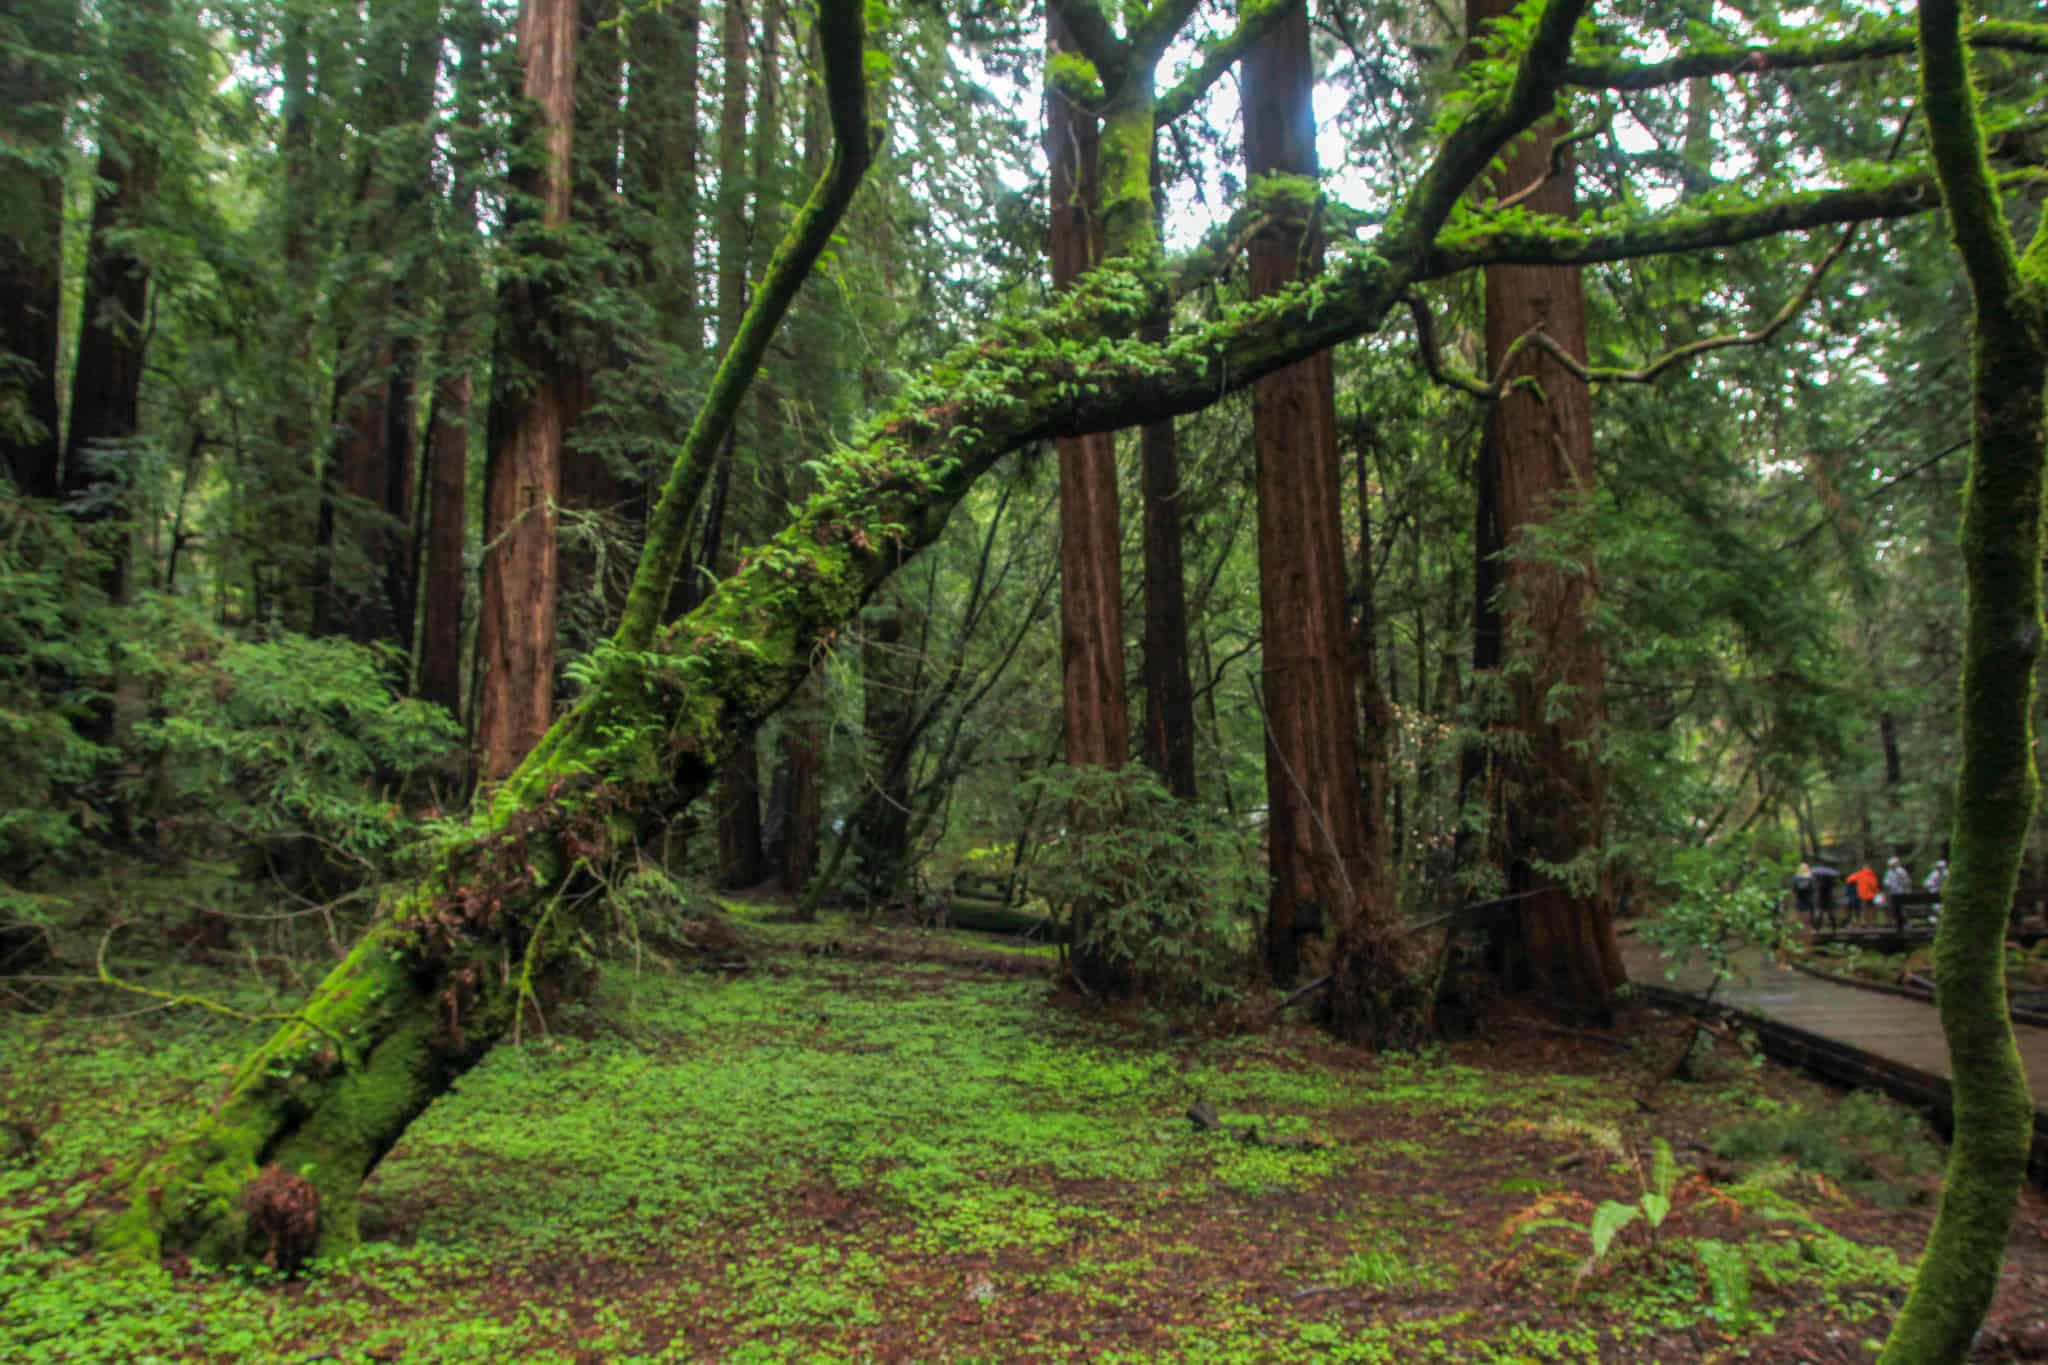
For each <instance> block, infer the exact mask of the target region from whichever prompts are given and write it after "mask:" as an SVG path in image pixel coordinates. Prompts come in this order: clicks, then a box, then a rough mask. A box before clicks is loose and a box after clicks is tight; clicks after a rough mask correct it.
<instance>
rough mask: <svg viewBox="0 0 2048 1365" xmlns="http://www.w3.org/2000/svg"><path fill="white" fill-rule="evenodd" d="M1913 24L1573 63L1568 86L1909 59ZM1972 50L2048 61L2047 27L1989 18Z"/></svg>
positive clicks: (1973, 38) (1614, 86)
mask: <svg viewBox="0 0 2048 1365" xmlns="http://www.w3.org/2000/svg"><path fill="white" fill-rule="evenodd" d="M1914 41H1915V39H1914V32H1913V26H1912V25H1911V24H1899V25H1897V26H1896V27H1894V28H1892V29H1889V30H1885V31H1880V32H1877V33H1868V34H1861V35H1858V36H1857V37H1854V38H1840V39H1815V40H1811V41H1804V42H1791V43H1780V44H1776V45H1773V46H1770V47H1727V48H1716V49H1713V50H1710V51H1705V52H1688V53H1685V54H1684V55H1682V56H1678V57H1670V58H1667V59H1665V60H1664V61H1661V62H1574V63H1572V64H1571V66H1569V67H1567V68H1566V70H1565V81H1566V83H1567V84H1570V85H1576V86H1580V87H1583V88H1587V89H1594V90H1654V89H1656V88H1658V87H1660V86H1666V85H1677V84H1680V83H1681V82H1684V81H1689V80H1694V79H1696V78H1699V77H1702V76H1732V75H1762V74H1765V73H1767V72H1772V71H1811V70H1814V69H1816V68H1819V67H1828V66H1848V65H1852V64H1854V63H1857V62H1871V61H1883V60H1886V59H1888V58H1893V57H1906V56H1910V55H1912V52H1913V46H1914ZM1963 41H1964V42H1966V43H1968V44H1969V45H1970V46H1971V47H1974V48H1981V49H1984V50H1986V51H1994V50H1995V51H2003V52H2023V53H2028V54H2031V55H2033V56H2037V57H2048V24H2029V23H2016V22H2012V21H2009V20H1995V19H1987V20H1984V21H1983V22H1981V23H1977V24H1973V25H1972V26H1971V27H1970V29H1969V31H1968V32H1967V33H1965V34H1964V35H1963Z"/></svg>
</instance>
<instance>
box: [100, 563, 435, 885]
mask: <svg viewBox="0 0 2048 1365" xmlns="http://www.w3.org/2000/svg"><path fill="white" fill-rule="evenodd" d="M130 620H131V622H136V623H137V624H139V625H141V626H142V629H141V631H140V632H139V635H138V638H137V640H136V642H135V643H133V644H131V645H130V646H129V647H127V648H126V649H125V650H124V656H123V657H124V662H125V664H126V665H127V666H128V668H129V669H130V670H132V672H133V673H134V674H135V675H136V676H139V677H141V678H143V679H145V680H146V681H147V683H148V685H149V687H150V691H151V706H150V713H149V715H148V717H147V718H145V719H141V720H138V721H137V722H136V723H135V726H134V729H133V745H134V748H135V751H136V753H137V755H138V757H139V758H141V759H142V760H143V761H144V762H146V763H147V764H148V766H149V770H150V776H149V780H148V782H147V784H146V785H145V786H144V787H143V789H142V790H141V792H140V793H138V795H139V796H141V798H142V801H143V810H144V811H145V813H146V814H147V815H148V816H149V817H150V818H153V819H154V820H155V821H156V822H157V823H158V824H159V827H160V828H161V829H164V830H169V829H187V830H192V829H196V830H198V831H202V832H203V835H204V837H205V838H206V839H207V840H208V841H209V842H219V841H224V840H225V841H238V840H266V839H277V838H282V839H287V840H308V841H311V842H313V843H315V844H317V845H318V846H319V847H320V848H322V849H324V850H326V851H327V852H328V853H330V854H333V855H335V856H338V857H339V858H340V859H341V860H343V861H344V862H345V863H347V864H350V865H352V866H353V867H354V868H355V869H356V870H357V871H358V872H370V873H374V872H380V871H384V870H388V868H389V867H390V865H391V861H392V859H393V857H394V856H395V855H396V854H397V853H398V852H399V851H400V850H401V849H402V848H404V847H405V846H406V845H407V844H409V843H410V842H411V839H412V833H413V825H412V821H411V819H410V817H409V816H408V814H407V813H406V810H405V808H404V806H403V804H402V803H401V801H400V799H399V796H400V792H401V790H402V789H403V788H404V787H405V786H406V784H407V783H408V782H412V781H415V780H417V779H420V778H422V777H424V776H426V775H427V774H428V773H429V772H430V771H431V770H432V769H433V768H434V765H436V764H438V763H440V762H442V761H443V760H444V759H446V758H448V757H449V756H450V755H451V754H452V753H454V752H455V751H456V749H457V748H458V746H459V744H460V741H461V732H460V729H459V728H458V727H457V726H456V724H455V722H454V721H453V720H452V719H451V718H450V717H449V716H448V714H447V713H446V712H445V711H443V710H441V709H440V708H439V707H437V706H433V705H430V704H428V703H426V702H421V701H418V700H414V699H410V698H403V697H400V696H398V695H397V694H396V692H395V690H394V683H393V673H392V669H393V664H394V656H393V655H392V653H391V652H390V651H387V650H381V649H376V648H371V647H366V646H363V645H358V644H354V643H352V642H350V641H348V640H344V639H339V638H327V639H309V638H307V637H305V636H302V635H293V634H282V635H279V636H277V637H275V638H273V639H269V640H256V641H243V640H235V639H233V638H231V637H228V636H225V635H222V634H220V633H218V632H217V631H215V630H213V629H211V628H210V627H209V626H207V625H206V624H205V623H204V622H203V621H201V620H199V619H197V618H195V617H194V616H192V615H191V614H190V613H189V612H187V611H186V610H185V609H183V608H182V607H180V606H179V605H178V604H176V603H173V602H168V601H161V602H157V603H155V604H153V605H146V606H143V607H138V608H136V609H134V610H132V611H131V612H130Z"/></svg>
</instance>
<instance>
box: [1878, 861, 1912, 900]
mask: <svg viewBox="0 0 2048 1365" xmlns="http://www.w3.org/2000/svg"><path fill="white" fill-rule="evenodd" d="M1912 890H1913V874H1912V873H1910V872H1908V871H1906V865H1905V864H1904V863H1902V862H1900V861H1899V860H1898V859H1897V858H1896V857H1894V858H1893V859H1892V860H1891V861H1890V862H1888V863H1886V864H1885V865H1884V894H1885V898H1886V899H1887V900H1891V901H1896V900H1897V899H1898V898H1899V897H1900V896H1905V895H1910V894H1911V893H1912Z"/></svg>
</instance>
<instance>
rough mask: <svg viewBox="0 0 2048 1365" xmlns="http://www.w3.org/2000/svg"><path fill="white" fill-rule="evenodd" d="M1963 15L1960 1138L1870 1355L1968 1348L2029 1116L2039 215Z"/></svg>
mask: <svg viewBox="0 0 2048 1365" xmlns="http://www.w3.org/2000/svg"><path fill="white" fill-rule="evenodd" d="M1960 28H1961V16H1960V14H1959V13H1958V7H1957V5H1956V3H1955V0H1922V3H1921V5H1920V80H1921V107H1922V108H1923V109H1925V110H1926V114H1927V130H1928V134H1929V142H1930V144H1931V146H1932V148H1933V153H1934V165H1935V171H1936V174H1937V175H1938V176H1939V178H1940V181H1941V197H1942V202H1943V204H1944V205H1945V206H1946V207H1947V209H1948V212H1949V220H1950V230H1951V233H1952V235H1953V236H1954V239H1955V243H1956V248H1957V250H1958V252H1959V253H1960V254H1961V256H1962V259H1963V268H1964V272H1965V273H1966V274H1967V275H1968V276H1969V279H1970V288H1971V292H1972V294H1973V295H1974V299H1975V303H1976V315H1975V319H1974V327H1973V331H1974V334H1975V335H1974V337H1973V354H1972V357H1971V395H1972V397H1973V399H1974V400H1975V402H1974V411H1973V412H1972V414H1971V418H1972V422H1971V426H1972V431H1971V437H1972V446H1973V448H1972V451H1971V464H1970V482H1969V486H1968V489H1967V490H1966V492H1965V494H1964V506H1963V542H1962V543H1963V563H1964V569H1965V572H1966V576H1967V583H1968V593H1969V598H1968V600H1969V623H1968V627H1967V630H1966V634H1965V636H1964V643H1963V760H1962V771H1961V773H1960V774H1959V775H1958V777H1957V780H1956V821H1955V833H1954V865H1953V867H1952V868H1951V869H1950V872H1949V879H1948V883H1947V885H1946V886H1944V887H1943V888H1942V915H1941V927H1940V929H1939V930H1938V931H1937V933H1936V935H1935V941H1934V977H1935V987H1936V990H1935V994H1936V998H1937V999H1938V1000H1939V1001H1940V1002H1941V1031H1942V1035H1943V1036H1944V1037H1945V1038H1946V1039H1947V1041H1948V1055H1949V1067H1950V1070H1951V1073H1952V1075H1953V1081H1952V1082H1951V1083H1952V1085H1953V1087H1954V1093H1955V1111H1956V1112H1955V1145H1954V1147H1953V1149H1952V1150H1951V1152H1950V1154H1949V1163H1948V1178H1947V1180H1946V1181H1945V1182H1944V1183H1943V1185H1942V1191H1941V1209H1940V1211H1939V1212H1938V1213H1937V1214H1936V1215H1935V1219H1934V1228H1933V1231H1932V1232H1930V1233H1929V1234H1928V1238H1927V1251H1926V1254H1925V1255H1924V1256H1922V1257H1921V1260H1920V1271H1919V1274H1918V1275H1916V1276H1915V1277H1914V1281H1913V1293H1912V1295H1911V1297H1909V1298H1908V1299H1907V1300H1906V1306H1905V1308H1904V1309H1903V1310H1902V1311H1901V1312H1900V1314H1899V1318H1898V1321H1897V1322H1896V1323H1894V1324H1893V1326H1892V1332H1891V1337H1890V1339H1889V1340H1888V1341H1887V1342H1886V1343H1885V1349H1884V1354H1883V1356H1882V1357H1881V1365H1918V1362H1921V1361H1948V1360H1961V1359H1963V1358H1964V1357H1965V1356H1966V1355H1967V1354H1969V1350H1970V1344H1971V1339H1972V1338H1973V1337H1974V1336H1975V1335H1976V1332H1977V1329H1978V1327H1979V1326H1980V1325H1981V1324H1982V1323H1983V1321H1984V1314H1985V1312H1986V1310H1987V1309H1989V1308H1990V1306H1991V1297H1992V1295H1993V1294H1994V1293H1995V1292H1996V1291H1997V1289H1998V1278H1999V1269H2000V1266H2001V1265H2002V1263H2003V1261H2004V1257H2005V1239H2006V1237H2007V1235H2008V1234H2009V1233H2010V1232H2011V1231H2012V1224H2013V1217H2014V1215H2015V1213H2016V1212H2017V1211H2018V1206H2019V1195H2020V1186H2021V1184H2022V1183H2023V1182H2024V1180H2025V1178H2026V1168H2027V1150H2028V1145H2029V1141H2030V1139H2031V1137H2032V1129H2033V1100H2032V1098H2031V1097H2030V1096H2029V1095H2028V1094H2027V1076H2026V1072H2025V1070H2024V1069H2023V1068H2022V1067H2021V1065H2020V1057H2019V1051H2018V1049H2017V1048H2016V1047H2015V1046H2014V1043H2013V1034H2012V1020H2011V1018H2010V1016H2009V1015H2008V1014H2007V1012H2006V994H2005V930H2006V923H2007V920H2008V918H2009V917H2010V914H2011V907H2012V901H2013V894H2014V892H2015V891H2016V890H2017V888H2018V884H2019V872H2020V860H2021V858H2022V857H2023V856H2024V854H2025V852H2026V843H2027V833H2028V831H2029V830H2030V829H2031V828H2032V826H2033V820H2034V808H2035V805H2036V801H2037V798H2038V792H2039V785H2040V783H2039V779H2038V777H2037V775H2036V773H2035V769H2034V735H2033V715H2034V670H2035V666H2036V664H2037V663H2038V661H2039V659H2040V650H2041V631H2042V620H2041V494H2042V488H2041V485H2042V463H2043V460H2044V457H2048V437H2044V431H2043V427H2044V413H2043V404H2044V401H2048V218H2044V219H2042V220H2041V221H2040V222H2039V224H2038V225H2037V226H2036V228H2035V233H2034V241H2033V244H2032V246H2031V247H2029V248H2028V250H2027V253H2026V255H2025V256H2024V257H2023V258H2021V257H2018V256H2017V255H2016V253H2015V252H2014V249H2013V241H2012V237H2011V230H2010V228H2008V227H2007V225H2006V221H2005V214H2004V210H2003V207H2002V205H2001V204H2000V201H1999V196H1998V191H1997V190H1996V189H1995V188H1994V187H1993V181H1992V179H1991V169H1990V167H1989V165H1987V164H1986V162H1985V158H1984V142H1983V136H1982V133H1981V132H1980V130H1979V128H1978V124H1977V111H1976V95H1975V92H1974V90H1973V89H1972V87H1971V84H1970V72H1969V62H1968V59H1967V57H1966V56H1965V54H1964V51H1963V46H1962V41H1961V34H1960Z"/></svg>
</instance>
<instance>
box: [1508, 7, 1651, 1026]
mask: <svg viewBox="0 0 2048 1365" xmlns="http://www.w3.org/2000/svg"><path fill="white" fill-rule="evenodd" d="M1513 9H1514V6H1513V4H1512V3H1510V2H1509V0H1474V3H1473V5H1472V7H1471V9H1470V12H1469V13H1470V17H1471V22H1472V25H1473V33H1474V35H1475V36H1476V35H1477V34H1478V33H1479V32H1481V31H1482V30H1483V28H1484V26H1485V25H1486V24H1489V23H1491V22H1493V21H1494V20H1496V19H1498V18H1500V17H1502V16H1504V15H1506V14H1509V13H1511V12H1512V11H1513ZM1559 132H1560V130H1559V128H1558V126H1557V124H1556V123H1555V122H1554V121H1547V122H1544V123H1541V124H1539V125H1538V126H1537V130H1536V132H1535V133H1534V135H1532V136H1530V137H1527V138H1524V139H1522V140H1521V141H1520V142H1518V143H1516V144H1515V145H1514V146H1512V147H1510V148H1509V149H1508V151H1507V153H1506V154H1505V156H1504V164H1503V166H1502V169H1501V170H1500V171H1499V172H1497V173H1496V175H1495V176H1494V178H1493V180H1492V182H1491V192H1492V193H1493V194H1494V195H1495V196H1497V197H1501V198H1505V197H1507V196H1509V195H1515V194H1523V193H1524V192H1525V191H1526V192H1527V196H1526V197H1525V198H1524V199H1522V200H1521V203H1522V206H1523V207H1524V208H1526V209H1527V210H1528V211H1529V212H1531V213H1536V214H1545V215H1553V216H1557V217H1563V218H1570V217H1573V216H1574V214H1575V210H1574V208H1573V197H1574V195H1573V190H1574V173H1573V168H1572V159H1571V155H1570V152H1569V150H1566V151H1565V152H1564V153H1562V154H1561V155H1558V156H1556V157H1555V158H1553V153H1554V151H1555V150H1556V143H1557V139H1558V136H1559ZM1532 187H1533V188H1532ZM1579 274H1580V272H1579V270H1578V268H1577V267H1576V266H1544V265H1492V266H1488V267H1487V268H1486V271H1485V279H1486V359H1487V373H1488V374H1489V375H1494V376H1500V377H1504V380H1505V385H1506V392H1505V393H1504V395H1503V396H1502V397H1501V398H1499V399H1498V400H1497V401H1496V402H1495V403H1494V404H1493V408H1492V410H1491V412H1489V413H1488V415H1487V422H1486V431H1485V435H1484V437H1483V439H1482V444H1481V447H1480V454H1479V476H1478V483H1479V526H1478V554H1479V561H1478V568H1479V585H1480V586H1479V626H1478V637H1477V648H1476V649H1475V651H1474V667H1475V668H1481V669H1483V668H1489V667H1491V668H1502V666H1503V665H1504V664H1505V663H1506V662H1507V660H1508V659H1510V658H1515V659H1517V661H1518V662H1519V663H1521V664H1523V665H1525V666H1520V667H1516V668H1514V669H1512V670H1507V669H1503V672H1505V673H1506V674H1507V677H1506V687H1507V694H1508V698H1509V709H1510V722H1511V724H1512V725H1513V727H1514V729H1515V731H1516V733H1517V742H1515V743H1514V744H1511V745H1507V746H1503V747H1502V749H1501V751H1500V752H1499V753H1497V754H1496V755H1495V756H1494V760H1493V761H1494V763H1495V764H1496V766H1497V772H1498V779H1497V782H1496V783H1495V784H1494V787H1495V790H1496V792H1497V793H1498V800H1499V803H1500V804H1499V808H1498V819H1499V829H1498V837H1499V840H1500V849H1501V856H1502V859H1503V862H1504V863H1505V865H1506V866H1505V871H1506V873H1507V886H1508V892H1509V894H1510V895H1512V896H1517V897H1519V898H1520V899H1519V900H1518V902H1517V909H1516V911H1515V914H1514V916H1513V917H1512V918H1511V919H1508V920H1506V921H1504V922H1501V923H1500V925H1499V927H1498V928H1497V929H1496V931H1495V934H1494V942H1493V952H1494V958H1495V964H1496V967H1497V969H1498V970H1499V971H1500V972H1501V973H1502V975H1503V977H1504V978H1505V980H1506V981H1507V982H1508V984H1510V985H1511V986H1515V987H1528V988H1534V989H1536V990H1538V991H1540V992H1542V993H1543V994H1544V995H1545V996H1546V997H1548V998H1550V999H1552V1000H1554V1001H1555V1002H1557V1003H1559V1004H1561V1005H1563V1006H1564V1007H1565V1008H1567V1009H1568V1010H1569V1011H1570V1012H1572V1013H1574V1014H1577V1015H1580V1016H1583V1017H1588V1018H1601V1017H1604V1016H1606V1015H1607V1014H1608V1013H1609V1011H1610V1010H1611V1007H1612V1004H1613V1000H1614V994H1615V992H1616V991H1617V990H1619V989H1620V987H1621V986H1622V984H1623V983H1624V982H1625V981H1626V980H1627V976H1626V973H1625V971H1624V969H1623V967H1622V963H1621V951H1620V948H1619V946H1618V944H1617V943H1616V941H1615V937H1614V916H1613V905H1612V901H1611V896H1610V894H1609V888H1608V884H1607V879H1606V877H1605V876H1604V875H1602V876H1596V877H1595V878H1594V883H1593V885H1592V886H1591V888H1590V889H1584V888H1575V887H1573V886H1569V885H1567V884H1565V883H1564V882H1563V881H1561V880H1560V879H1559V878H1557V877H1556V876H1554V875H1552V874H1550V873H1548V872H1545V871H1542V870H1540V869H1539V864H1545V863H1547V864H1553V865H1555V864H1561V863H1565V862H1569V861H1570V860H1572V859H1573V858H1575V857H1577V856H1579V855H1580V854H1582V853H1584V852H1586V851H1587V850H1588V849H1591V848H1592V847H1594V846H1595V845H1597V844H1598V842H1599V841H1600V838H1601V827H1602V813H1601V807H1602V801H1603V795H1602V781H1601V775H1600V769H1599V765H1598V763H1597V762H1596V760H1595V758H1594V756H1593V754H1592V752H1591V749H1592V745H1593V743H1594V742H1595V739H1596V735H1597V732H1598V729H1599V726H1600V722H1601V718H1602V715H1603V713H1604V702H1603V699H1602V698H1603V692H1604V679H1605V665H1604V661H1603V659H1602V655H1601V651H1600V646H1599V643H1598V642H1597V641H1596V640H1595V639H1594V638H1593V637H1592V635H1591V634H1590V632H1589V631H1588V630H1587V627H1586V609H1587V607H1588V606H1589V605H1590V599H1591V593H1592V582H1593V579H1592V575H1591V574H1589V573H1573V572H1566V571H1563V570H1561V569H1559V568H1557V567H1555V566H1554V565H1551V564H1546V563H1538V562H1535V561H1532V560H1523V559H1518V558H1516V557H1515V555H1514V551H1515V548H1516V545H1517V542H1518V540H1519V538H1520V536H1521V534H1522V532H1523V530H1524V528H1526V527H1530V526H1536V525H1540V524H1542V523H1543V522H1544V521H1546V520H1547V519H1549V518H1550V517H1552V516H1554V515H1556V514H1557V512H1558V511H1560V510H1561V509H1563V508H1565V507H1567V506H1569V505H1570V503H1571V502H1573V501H1575V500H1577V499H1579V498H1582V497H1584V496H1585V495H1586V493H1587V492H1588V491H1589V490H1590V489H1591V487H1592V485H1593V481H1594V479H1595V477H1596V476H1595V471H1594V465H1593V413H1592V400H1591V395H1590V394H1589V392H1588V390H1587V387H1586V385H1585V384H1584V383H1583V382H1581V381H1580V380H1579V379H1578V378H1577V377H1576V376H1575V375H1573V374H1572V373H1571V372H1570V371H1569V370H1567V369H1566V368H1565V367H1564V366H1563V365H1562V364H1560V363H1559V361H1558V360H1557V358H1556V357H1555V356H1553V355H1551V354H1550V353H1548V352H1547V351H1545V350H1543V349H1542V348H1541V347H1536V346H1530V345H1521V346H1519V347H1517V345H1516V343H1517V340H1518V339H1519V338H1522V337H1524V336H1526V335H1527V334H1529V333H1531V332H1532V331H1536V330H1540V331H1542V332H1544V333H1545V334H1547V335H1548V336H1549V337H1550V339H1551V340H1552V341H1554V342H1556V343H1557V345H1558V346H1559V347H1561V348H1562V349H1564V350H1565V351H1567V352H1568V353H1569V354H1571V355H1572V356H1574V357H1575V358H1577V359H1578V360H1579V361H1580V362H1581V363H1584V361H1585V358H1586V304H1585V292H1584V289H1583V288H1582V286H1581V283H1580V278H1579ZM1511 352H1512V354H1511Z"/></svg>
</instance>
